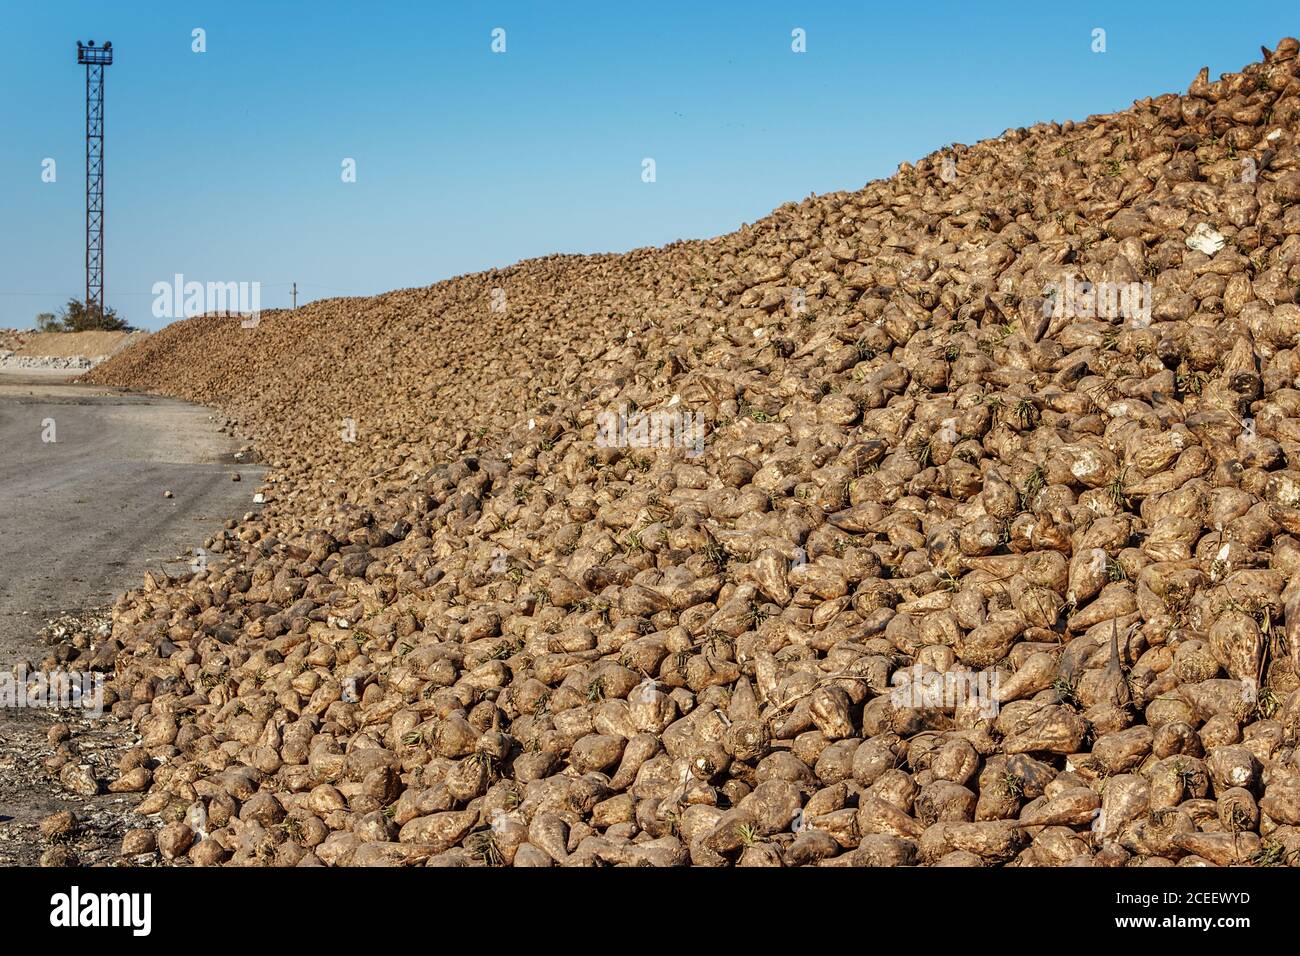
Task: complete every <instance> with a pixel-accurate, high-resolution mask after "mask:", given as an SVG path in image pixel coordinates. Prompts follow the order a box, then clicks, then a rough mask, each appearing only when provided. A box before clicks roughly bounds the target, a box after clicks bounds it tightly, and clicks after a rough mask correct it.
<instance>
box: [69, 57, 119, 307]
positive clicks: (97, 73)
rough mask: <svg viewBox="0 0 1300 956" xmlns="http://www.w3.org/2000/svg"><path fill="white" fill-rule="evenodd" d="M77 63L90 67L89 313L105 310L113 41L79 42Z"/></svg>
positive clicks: (87, 155) (87, 194)
mask: <svg viewBox="0 0 1300 956" xmlns="http://www.w3.org/2000/svg"><path fill="white" fill-rule="evenodd" d="M77 62H78V63H82V64H84V65H85V67H86V313H87V314H88V315H103V313H104V67H106V66H111V65H112V63H113V44H112V43H105V44H104V45H103V46H102V47H96V46H95V41H94V40H91V41H90V42H89V43H87V44H85V45H84V46H83V45H82V43H81V41H80V40H78V41H77Z"/></svg>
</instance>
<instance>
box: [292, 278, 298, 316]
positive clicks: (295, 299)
mask: <svg viewBox="0 0 1300 956" xmlns="http://www.w3.org/2000/svg"><path fill="white" fill-rule="evenodd" d="M293 307H294V308H295V309H296V308H298V283H296V282H295V283H294V284H293Z"/></svg>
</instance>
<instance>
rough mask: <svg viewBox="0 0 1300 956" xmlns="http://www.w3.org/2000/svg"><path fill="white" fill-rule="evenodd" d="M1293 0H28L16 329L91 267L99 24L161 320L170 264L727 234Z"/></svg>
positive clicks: (627, 243) (351, 285)
mask: <svg viewBox="0 0 1300 956" xmlns="http://www.w3.org/2000/svg"><path fill="white" fill-rule="evenodd" d="M1166 7H1167V9H1164V8H1166ZM1175 10H1177V11H1181V13H1180V14H1175V13H1174V11H1175ZM1298 10H1300V8H1296V7H1295V5H1294V4H1285V5H1284V4H1276V5H1271V4H1260V5H1246V4H1234V5H1231V7H1225V6H1224V5H1223V4H1222V3H1214V4H1211V3H1180V4H1144V5H1137V4H1132V3H1092V4H1043V3H1023V4H1022V3H1001V4H994V3H970V2H964V3H947V2H937V0H927V2H925V3H878V2H859V3H816V2H804V3H774V2H772V3H769V2H762V0H754V2H747V3H700V2H698V0H697V2H693V3H678V2H674V0H659V2H655V3H644V4H643V3H631V2H622V0H620V2H617V3H610V2H608V0H607V2H604V3H578V2H549V3H540V2H537V0H529V2H520V3H441V2H420V3H416V2H392V3H355V2H353V3H340V2H334V0H316V2H314V3H311V4H307V3H302V4H298V3H288V2H280V0H258V2H248V0H222V2H220V3H217V2H211V3H184V4H181V3H175V2H153V0H150V2H142V0H130V2H128V0H120V2H115V3H106V2H103V0H98V2H80V0H61V2H58V3H50V2H47V0H39V2H29V0H4V2H3V4H0V326H3V327H19V328H22V327H27V326H30V325H31V323H32V319H33V317H34V316H35V315H36V313H38V312H41V311H47V310H49V311H52V310H54V309H56V308H57V307H58V306H59V305H60V304H61V303H62V302H63V301H64V300H66V299H67V298H68V297H69V296H74V295H75V296H78V297H80V295H81V294H82V291H83V289H84V261H83V242H84V233H83V230H84V200H85V196H84V190H85V179H84V177H85V169H84V140H83V136H84V122H85V120H84V95H85V75H84V69H83V68H82V67H79V66H77V64H76V51H75V43H76V41H77V40H78V39H82V40H87V39H94V40H96V41H97V42H99V43H102V42H103V41H104V40H112V41H113V48H114V53H115V58H116V62H115V63H114V65H113V66H112V67H110V68H109V70H108V80H107V106H106V116H107V120H106V125H107V147H106V156H107V182H106V206H107V230H106V239H105V247H106V275H107V283H106V286H107V300H108V304H109V305H111V306H114V307H115V308H117V309H118V311H119V312H120V313H121V314H122V315H123V316H124V317H126V318H127V319H128V320H130V321H132V322H133V323H135V324H137V325H140V326H142V327H145V328H157V327H158V326H159V325H161V324H165V321H166V320H159V319H155V318H154V317H153V316H152V315H151V314H150V305H151V303H152V295H151V291H150V290H151V287H152V286H153V284H154V283H155V282H158V281H171V278H172V276H173V275H174V274H175V273H183V274H184V275H185V277H186V279H187V280H198V281H200V282H208V281H220V282H228V281H236V282H239V281H246V282H252V281H258V282H261V283H262V304H263V306H264V307H277V306H284V305H287V304H288V296H289V286H288V283H289V282H290V281H294V280H296V281H297V282H298V283H299V290H300V292H299V302H300V303H301V302H304V301H309V300H310V299H313V298H322V297H328V296H331V295H337V294H348V293H354V294H367V295H368V294H374V293H378V292H383V291H386V290H389V289H394V288H405V287H410V286H423V285H428V284H430V283H433V282H436V281H438V280H440V279H444V278H447V277H449V276H453V275H457V274H460V273H463V272H470V271H477V270H480V269H485V268H489V267H492V266H498V265H507V264H509V263H512V262H515V261H517V260H519V259H524V258H529V257H532V256H538V255H545V254H548V253H552V252H605V251H624V250H627V249H631V248H635V247H637V246H645V245H659V244H662V243H665V242H671V241H673V240H675V239H687V238H702V237H707V236H713V235H718V234H720V233H724V232H729V231H731V230H732V229H735V228H736V227H737V226H739V225H740V224H741V223H743V222H748V221H753V220H755V219H758V218H760V217H762V216H764V215H765V214H767V213H768V212H769V211H770V210H771V209H773V208H774V207H776V206H778V205H780V204H781V203H783V202H786V201H788V200H797V199H801V198H803V197H805V196H807V195H808V194H809V193H811V192H817V193H823V192H831V191H834V190H839V189H856V188H859V187H861V186H862V185H863V184H864V183H866V182H868V181H870V180H871V179H875V178H878V177H880V176H885V175H889V174H890V173H892V172H893V171H894V169H895V168H896V167H897V164H898V163H899V162H900V161H904V160H912V159H915V158H917V157H919V156H923V155H925V154H926V153H929V152H931V151H933V150H934V149H936V148H938V147H940V146H943V145H946V144H948V143H952V142H964V143H970V142H974V141H976V140H978V139H982V138H985V137H988V136H996V135H998V134H999V133H1001V132H1002V131H1003V130H1004V129H1006V128H1007V127H1012V126H1022V125H1028V124H1030V123H1033V122H1036V121H1038V120H1050V119H1057V120H1064V119H1071V118H1073V119H1080V118H1083V117H1085V116H1087V115H1089V114H1092V113H1102V112H1110V111H1112V110H1116V109H1123V108H1125V107H1127V106H1128V105H1130V104H1131V103H1132V101H1133V100H1134V99H1135V98H1139V97H1142V96H1146V95H1154V94H1158V93H1162V92H1170V91H1179V92H1181V91H1185V90H1186V88H1187V84H1188V83H1189V82H1190V81H1191V79H1192V78H1193V76H1194V75H1195V74H1196V71H1197V70H1198V69H1199V68H1200V67H1201V66H1203V65H1208V66H1209V67H1210V72H1211V75H1212V76H1214V77H1217V75H1218V74H1219V73H1221V72H1224V71H1229V70H1235V69H1238V68H1240V67H1241V66H1242V65H1243V64H1245V63H1247V62H1249V61H1251V60H1254V59H1257V58H1258V56H1259V46H1260V44H1268V45H1269V46H1272V45H1273V44H1274V43H1276V41H1277V40H1278V39H1279V38H1280V37H1282V36H1285V35H1288V34H1292V35H1294V34H1296V33H1297V32H1300V23H1298V22H1297V21H1300V14H1298V12H1297V11H1298ZM497 27H500V28H502V29H504V30H505V31H506V52H505V53H504V54H494V53H493V52H492V50H491V42H492V36H491V32H492V30H493V29H494V28H497ZM796 27H798V28H802V29H804V30H805V31H806V36H807V52H806V53H802V54H796V53H794V52H792V50H791V31H792V30H793V29H795V28H796ZM1096 27H1101V28H1103V29H1105V30H1106V52H1105V53H1093V52H1092V50H1091V44H1092V36H1091V34H1092V30H1093V29H1094V28H1096ZM195 28H202V29H204V30H205V31H206V41H207V51H206V52H204V53H195V52H193V51H192V49H191V46H192V31H193V30H194V29H195ZM46 157H50V158H54V159H55V160H56V162H57V164H58V165H57V174H58V179H57V182H54V183H43V182H42V181H41V163H42V160H43V159H45V158H46ZM349 157H350V158H353V159H355V161H356V171H357V176H356V180H357V181H356V182H355V183H344V182H343V181H342V179H341V175H340V173H341V163H342V162H343V160H344V159H345V158H349ZM646 157H651V158H653V159H654V160H655V163H656V174H657V181H656V182H654V183H645V182H642V178H641V170H642V160H643V159H644V158H646Z"/></svg>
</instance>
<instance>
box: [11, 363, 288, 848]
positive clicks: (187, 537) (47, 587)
mask: <svg viewBox="0 0 1300 956" xmlns="http://www.w3.org/2000/svg"><path fill="white" fill-rule="evenodd" d="M49 420H53V423H54V429H55V438H56V439H57V440H56V441H55V442H53V443H47V442H43V441H42V432H43V431H44V430H46V429H47V428H48V422H49ZM240 447H241V444H240V443H239V442H238V441H237V440H236V439H234V438H231V437H229V436H227V435H224V434H220V433H219V432H218V425H217V422H216V417H215V416H214V415H213V413H212V412H211V411H210V410H208V409H205V408H201V407H198V406H195V405H189V404H187V403H184V402H179V401H174V400H171V399H163V398H155V397H152V396H146V395H139V394H129V393H125V392H122V391H120V390H116V389H106V388H102V387H89V386H82V385H77V384H73V383H70V382H67V381H66V380H64V379H63V378H61V377H60V376H57V375H52V374H49V373H43V374H34V375H33V374H25V375H21V376H20V375H4V374H0V449H3V452H0V516H2V517H0V664H2V665H3V670H5V671H9V670H11V668H13V667H14V666H16V665H17V664H18V663H19V662H21V661H30V662H32V663H33V664H36V663H38V662H39V661H41V659H42V658H43V657H44V656H45V655H46V654H47V653H48V652H49V648H48V646H46V644H45V643H44V641H43V640H42V635H41V632H42V630H43V629H44V630H47V631H49V630H53V629H54V628H51V627H49V622H50V621H51V619H55V618H58V617H60V616H61V615H64V614H67V613H73V614H74V615H76V616H77V617H79V618H82V619H84V618H85V617H86V616H87V611H86V609H94V608H97V607H102V606H104V605H106V604H109V603H111V602H112V601H113V599H114V597H115V596H116V595H117V594H118V593H120V592H121V591H123V590H125V589H127V588H130V587H134V586H137V585H138V584H139V583H140V580H141V577H142V575H143V573H144V571H145V570H146V569H148V568H154V569H158V568H160V567H161V568H164V569H165V568H170V569H171V570H172V571H173V572H175V571H177V570H180V569H182V568H183V567H184V566H185V565H186V564H187V563H188V561H189V560H190V558H189V557H183V556H185V555H192V549H193V548H194V547H195V546H196V545H198V544H200V543H201V542H202V540H203V538H204V537H206V536H207V535H210V534H212V533H213V532H214V531H216V530H218V529H219V528H220V527H221V524H222V523H223V522H224V521H225V520H226V519H227V518H230V517H238V516H240V515H242V514H244V513H245V512H247V511H249V510H251V509H253V507H254V505H253V503H252V496H253V493H254V492H255V491H256V489H257V484H258V481H259V480H260V478H261V475H262V473H263V471H264V470H263V469H261V468H258V467H253V466H250V465H246V464H242V463H236V462H235V460H234V457H233V456H234V454H235V453H236V452H237V451H238V450H239V448H240ZM235 471H238V472H239V473H240V475H241V478H242V480H241V481H240V482H238V483H236V482H233V481H232V480H231V473H232V472H235ZM167 490H170V491H171V492H172V493H173V494H174V497H173V498H165V497H164V495H163V492H164V491H167ZM89 616H90V617H91V619H92V621H95V622H97V621H98V620H99V619H98V618H96V617H94V614H93V611H92V612H90V615H89ZM57 626H58V625H57V624H56V625H55V628H57ZM60 720H62V721H66V722H68V723H70V724H72V725H73V727H72V729H73V732H74V737H73V743H74V746H75V748H76V750H77V752H78V754H79V755H80V760H81V762H82V763H86V764H88V765H90V766H91V768H92V770H98V771H99V773H98V775H99V776H101V777H106V778H109V779H111V778H112V776H114V775H115V774H111V773H107V772H105V769H106V767H107V766H109V765H110V764H111V763H113V762H115V760H116V753H117V751H118V750H120V748H121V747H122V746H125V745H129V744H130V743H131V742H133V741H132V738H131V737H130V736H129V730H128V728H127V727H126V725H125V724H119V723H115V722H112V721H109V720H107V719H101V720H97V721H88V720H85V719H84V718H82V717H81V715H79V714H77V713H75V712H74V713H69V712H67V711H64V712H59V713H56V712H53V711H49V710H39V709H13V708H10V709H3V710H0V865H4V864H19V863H33V862H35V861H36V859H37V857H38V856H39V854H40V852H41V850H42V848H43V845H42V843H41V840H40V836H39V833H38V832H37V831H36V823H37V822H38V821H39V820H40V819H41V818H42V817H44V816H46V815H48V814H50V813H52V812H54V811H55V810H60V809H72V810H74V811H76V812H77V813H78V815H79V816H81V817H82V818H83V820H84V826H83V832H82V834H81V835H80V836H79V837H75V838H73V841H72V843H73V849H74V851H75V852H76V853H77V855H78V857H79V859H80V861H81V862H82V863H91V862H95V861H96V860H97V859H100V858H102V857H103V856H106V855H107V854H108V852H109V848H110V847H111V848H112V849H116V844H117V841H118V840H119V839H120V836H121V830H122V823H123V814H122V811H123V810H124V809H126V808H127V807H129V806H130V805H131V804H132V803H134V802H135V798H134V797H126V796H120V795H101V796H98V797H93V798H85V797H79V796H76V795H74V794H72V793H70V792H69V791H67V790H65V789H64V788H62V787H61V786H60V785H59V784H58V783H57V782H55V781H52V780H51V779H50V777H49V775H47V774H46V773H45V771H44V769H43V766H42V764H43V761H44V760H45V759H46V758H47V757H49V756H50V755H51V754H52V753H53V752H54V748H53V746H52V745H51V744H50V743H49V742H48V740H47V735H48V731H49V729H50V727H51V725H53V724H54V723H56V722H58V721H60ZM129 825H139V824H138V823H135V822H133V821H132V822H130V823H129Z"/></svg>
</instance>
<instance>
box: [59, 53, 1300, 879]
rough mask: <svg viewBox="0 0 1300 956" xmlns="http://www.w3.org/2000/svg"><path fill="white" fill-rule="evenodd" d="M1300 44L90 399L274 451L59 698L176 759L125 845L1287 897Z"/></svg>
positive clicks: (183, 350) (333, 857)
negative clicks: (255, 506) (708, 222)
mask: <svg viewBox="0 0 1300 956" xmlns="http://www.w3.org/2000/svg"><path fill="white" fill-rule="evenodd" d="M1298 47H1300V44H1297V42H1296V41H1295V40H1291V39H1287V40H1283V41H1282V42H1281V43H1280V44H1279V45H1278V47H1277V49H1276V50H1274V51H1273V52H1272V53H1266V56H1265V58H1264V61H1263V62H1262V63H1258V64H1253V65H1251V66H1248V67H1246V68H1245V70H1243V71H1242V72H1241V73H1237V74H1230V75H1226V76H1224V77H1223V78H1222V79H1221V80H1219V81H1217V82H1209V80H1208V77H1207V73H1206V71H1202V73H1201V75H1200V76H1198V77H1197V78H1196V80H1195V81H1194V82H1193V83H1192V85H1191V88H1190V89H1189V91H1188V93H1187V95H1185V96H1177V95H1165V96H1160V97H1156V98H1154V99H1147V100H1143V101H1140V102H1138V103H1136V104H1135V105H1134V107H1133V108H1132V109H1130V110H1127V111H1125V112H1122V113H1116V114H1114V115H1109V116H1099V117H1092V118H1090V119H1088V120H1087V121H1086V122H1083V123H1078V124H1072V123H1067V124H1065V125H1064V126H1059V125H1056V124H1042V125H1039V126H1035V127H1032V128H1029V129H1016V130H1008V131H1007V132H1006V133H1005V134H1003V135H1002V136H1001V137H999V138H998V139H995V140H989V141H986V142H982V143H979V144H976V145H975V146H970V147H967V146H962V145H957V146H954V147H953V148H952V149H950V150H944V151H941V152H940V153H936V154H935V155H932V156H930V157H927V158H926V159H925V160H923V161H921V162H920V163H918V164H916V165H915V166H913V165H909V164H904V165H903V166H902V167H900V170H899V172H898V174H897V175H895V176H894V177H892V178H890V179H889V180H885V181H879V182H873V183H871V184H869V185H867V186H866V187H865V188H863V189H862V190H860V191H858V192H854V193H837V194H833V195H828V196H820V197H815V198H812V199H808V200H806V201H804V202H802V203H799V204H789V205H786V206H782V207H781V208H780V209H778V210H776V211H775V212H774V213H773V214H772V215H770V216H768V217H767V218H766V219H764V220H762V221H761V222H758V223H755V224H754V225H752V226H746V227H744V228H742V229H741V230H739V231H738V232H735V233H733V234H731V235H728V236H724V237H721V238H719V239H714V240H709V241H703V242H683V243H677V244H674V245H671V246H668V247H666V248H663V249H649V250H637V251H635V252H632V253H629V254H627V255H620V256H590V257H561V256H556V257H549V258H545V259H539V260H534V261H530V262H525V263H522V264H520V265H517V266H514V267H512V268H509V269H503V270H500V271H495V272H489V273H484V274H480V275H473V276H466V277H462V278H458V279H454V280H451V281H449V282H444V283H440V284H438V285H436V286H433V287H430V288H427V289H416V290H407V291H402V292H394V293H390V294H387V295H382V296H379V297H377V298H373V299H345V300H331V301H326V302H318V303H315V304H313V305H310V306H307V307H305V308H302V309H299V310H297V311H296V312H291V313H290V312H276V313H270V314H266V315H264V316H263V317H262V320H261V323H260V325H259V326H257V327H256V328H242V327H241V325H240V323H239V321H238V320H235V319H229V318H201V319H194V320H190V321H186V322H182V323H177V324H176V325H173V326H171V327H169V328H167V329H165V330H164V331H162V332H160V333H158V334H155V335H153V336H151V337H150V338H149V339H147V340H146V341H145V342H143V343H142V344H140V345H137V346H135V347H134V348H132V349H130V350H128V351H127V352H125V353H124V354H121V355H119V356H118V357H117V358H115V359H113V360H112V361H110V362H109V363H107V364H106V365H104V366H102V367H100V368H99V369H97V370H96V371H94V372H93V373H91V375H90V376H88V379H89V380H91V381H95V382H100V383H104V384H113V385H125V386H132V387H135V388H143V389H148V390H152V391H158V392H165V393H169V394H174V395H179V396H183V397H186V398H190V399H194V400H197V401H200V402H205V403H208V404H213V405H216V406H217V407H219V408H221V409H223V411H224V412H225V413H226V414H227V415H228V416H229V417H230V421H231V427H232V428H233V429H235V430H236V431H238V432H240V433H241V434H246V435H249V436H252V437H253V438H254V439H255V440H256V441H257V443H258V445H259V448H260V449H261V451H262V452H263V454H264V455H265V456H266V457H267V458H268V460H270V461H271V462H273V463H274V466H275V468H274V471H273V475H272V482H271V484H270V485H269V487H268V491H267V497H268V503H267V505H266V507H265V510H264V511H262V513H261V514H260V515H258V516H256V517H254V516H248V517H246V518H245V519H244V520H243V521H242V522H238V523H237V522H231V523H230V524H229V526H228V530H227V531H226V532H225V533H224V534H223V536H222V537H221V538H219V539H217V540H213V541H209V542H207V543H206V544H207V547H208V549H209V550H210V551H214V552H217V553H219V554H223V555H225V556H226V557H227V558H229V559H230V561H229V563H227V564H222V565H219V566H214V567H213V568H211V569H209V570H207V571H206V572H203V573H201V574H199V575H197V576H195V577H193V578H190V579H187V580H180V581H158V580H154V579H150V580H149V581H148V582H146V586H145V587H144V588H143V589H142V590H139V591H135V592H132V593H130V594H128V595H126V596H125V597H124V598H123V599H122V600H121V601H120V602H119V603H118V605H117V607H116V609H115V612H114V623H113V629H112V638H111V640H110V641H108V642H107V643H103V644H98V645H95V644H92V645H91V646H87V647H86V648H85V649H84V650H83V651H82V652H81V656H80V657H74V658H73V660H72V661H71V662H70V666H74V667H75V666H78V660H80V661H82V662H83V663H84V662H86V661H91V660H94V661H96V662H97V663H98V664H99V665H100V666H103V667H106V668H113V667H115V670H116V677H115V680H114V682H113V683H112V685H111V692H110V702H111V703H112V710H113V713H115V714H117V715H119V716H121V717H124V718H129V719H130V720H131V722H132V723H133V724H134V726H135V727H136V728H137V729H138V731H139V732H140V734H141V736H142V741H141V743H140V745H139V746H138V747H136V748H135V749H133V750H132V751H131V752H130V753H129V754H128V755H127V757H126V759H125V760H124V761H123V764H122V780H121V781H118V782H117V783H116V784H115V786H116V788H117V789H125V790H136V791H147V794H146V795H145V797H144V801H143V803H142V804H141V806H140V812H141V813H144V814H157V815H159V818H160V819H161V821H162V828H161V830H159V831H158V832H157V833H156V834H155V833H152V832H144V831H145V830H147V829H151V828H145V827H142V828H141V830H139V831H135V832H133V833H131V834H129V835H128V837H127V840H126V845H125V846H124V853H125V854H127V855H131V854H135V853H139V852H142V851H143V852H152V850H153V847H154V846H155V845H156V846H157V848H158V851H159V852H160V853H161V855H162V856H163V857H164V858H165V859H169V860H176V861H178V862H186V861H192V862H194V863H200V864H215V863H223V862H224V863H227V864H234V865H255V864H271V865H294V864H297V865H315V864H320V863H325V864H330V865H347V864H352V865H374V864H415V863H427V864H428V865H515V866H547V865H555V864H563V865H647V864H649V865H665V866H667V865H685V864H696V865H708V866H717V865H733V864H734V865H746V866H779V865H786V866H791V865H807V864H819V865H864V864H865V865H915V864H929V865H941V866H985V865H995V864H1009V865H1016V866H1031V865H1038V866H1053V865H1098V866H1133V865H1175V864H1177V865H1209V864H1216V865H1226V864H1237V863H1251V864H1255V865H1271V864H1280V863H1290V862H1294V861H1297V860H1300V751H1297V749H1296V745H1297V732H1300V690H1298V689H1297V686H1298V684H1300V681H1298V680H1297V673H1300V468H1297V469H1292V468H1291V467H1290V466H1291V464H1292V463H1295V462H1300V389H1298V388H1297V376H1300V350H1298V349H1297V346H1298V345H1300V305H1297V304H1296V299H1297V290H1298V289H1300V203H1298V202H1297V200H1300V145H1298V144H1297V140H1296V134H1295V131H1296V130H1297V128H1298V121H1300V61H1297V59H1296V55H1297V49H1298ZM701 420H702V423H703V429H702V432H701V431H700V430H699V428H698V426H699V425H700V423H701ZM74 653H75V652H74ZM74 743H75V742H74Z"/></svg>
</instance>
